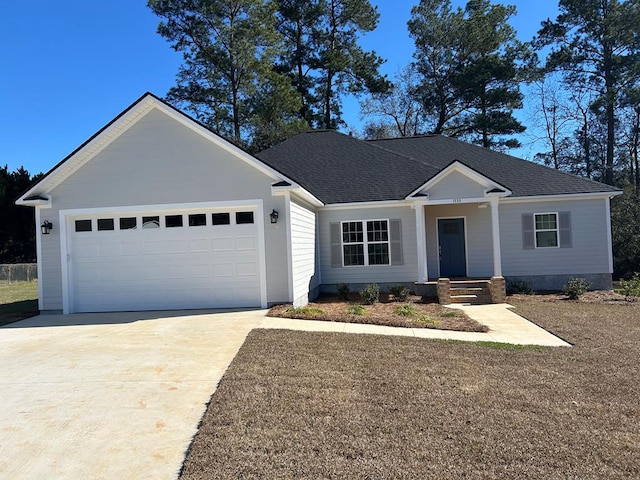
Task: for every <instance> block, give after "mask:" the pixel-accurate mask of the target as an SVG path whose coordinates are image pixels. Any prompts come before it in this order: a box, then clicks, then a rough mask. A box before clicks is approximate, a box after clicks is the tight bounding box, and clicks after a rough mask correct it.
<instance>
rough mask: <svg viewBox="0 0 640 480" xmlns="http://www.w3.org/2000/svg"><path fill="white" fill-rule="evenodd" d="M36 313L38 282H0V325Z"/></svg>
mask: <svg viewBox="0 0 640 480" xmlns="http://www.w3.org/2000/svg"><path fill="white" fill-rule="evenodd" d="M37 314H38V282H36V281H33V282H15V283H0V325H6V324H8V323H12V322H16V321H18V320H22V319H25V318H29V317H33V316H34V315H37Z"/></svg>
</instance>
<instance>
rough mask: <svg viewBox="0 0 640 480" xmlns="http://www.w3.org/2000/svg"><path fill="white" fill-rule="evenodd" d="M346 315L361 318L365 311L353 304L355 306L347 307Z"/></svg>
mask: <svg viewBox="0 0 640 480" xmlns="http://www.w3.org/2000/svg"><path fill="white" fill-rule="evenodd" d="M347 313H348V314H349V315H359V316H362V315H365V314H366V313H367V310H366V309H365V308H364V307H363V306H362V305H359V304H357V303H355V304H353V305H349V306H348V307H347Z"/></svg>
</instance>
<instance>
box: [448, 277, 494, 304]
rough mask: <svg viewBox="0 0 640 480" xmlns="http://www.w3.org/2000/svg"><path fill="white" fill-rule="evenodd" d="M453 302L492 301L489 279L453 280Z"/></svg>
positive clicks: (451, 292) (451, 290)
mask: <svg viewBox="0 0 640 480" xmlns="http://www.w3.org/2000/svg"><path fill="white" fill-rule="evenodd" d="M449 292H450V295H451V303H458V304H460V303H466V304H471V305H485V304H489V303H491V293H490V292H489V281H488V280H452V281H451V288H450V289H449Z"/></svg>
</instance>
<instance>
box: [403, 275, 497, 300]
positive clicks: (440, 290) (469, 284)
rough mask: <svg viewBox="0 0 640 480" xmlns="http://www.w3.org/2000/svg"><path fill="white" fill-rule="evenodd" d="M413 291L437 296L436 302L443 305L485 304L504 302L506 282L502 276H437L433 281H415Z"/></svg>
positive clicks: (427, 295) (417, 293)
mask: <svg viewBox="0 0 640 480" xmlns="http://www.w3.org/2000/svg"><path fill="white" fill-rule="evenodd" d="M414 291H415V293H416V295H421V296H426V297H438V302H439V303H441V304H443V305H450V304H469V305H485V304H490V303H505V302H506V284H505V279H504V278H503V277H491V278H490V279H480V278H475V279H474V278H463V279H449V278H439V279H438V280H434V281H427V282H415V283H414Z"/></svg>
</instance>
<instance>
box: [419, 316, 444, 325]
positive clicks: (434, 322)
mask: <svg viewBox="0 0 640 480" xmlns="http://www.w3.org/2000/svg"><path fill="white" fill-rule="evenodd" d="M418 321H419V322H422V323H428V324H429V325H434V326H436V327H437V326H438V325H440V322H439V321H438V320H436V319H435V318H431V317H428V316H427V315H422V316H421V317H420V318H418Z"/></svg>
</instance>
